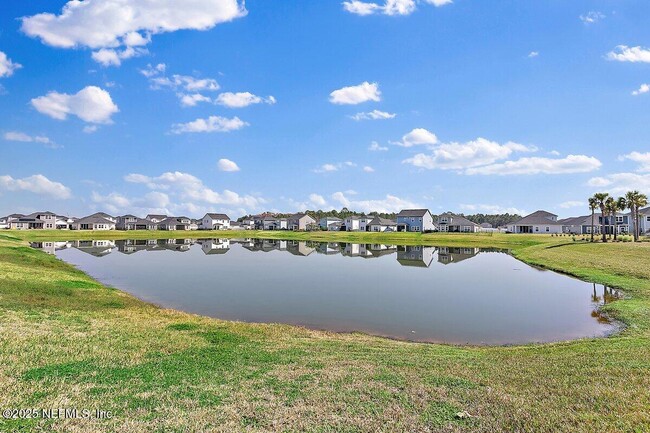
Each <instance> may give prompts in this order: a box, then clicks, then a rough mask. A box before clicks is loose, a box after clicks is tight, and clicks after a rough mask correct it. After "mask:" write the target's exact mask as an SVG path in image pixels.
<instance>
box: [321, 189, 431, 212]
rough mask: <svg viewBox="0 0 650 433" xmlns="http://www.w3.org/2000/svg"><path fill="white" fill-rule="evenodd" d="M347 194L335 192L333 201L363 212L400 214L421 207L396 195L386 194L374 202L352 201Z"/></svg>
mask: <svg viewBox="0 0 650 433" xmlns="http://www.w3.org/2000/svg"><path fill="white" fill-rule="evenodd" d="M346 194H348V195H349V193H347V192H341V191H338V192H335V193H334V194H332V196H331V197H332V200H334V201H335V202H337V203H339V204H340V205H341V206H344V207H347V208H348V209H353V210H356V211H361V212H386V213H391V212H399V211H401V210H402V209H412V208H419V207H420V205H419V204H417V203H414V202H412V201H410V200H407V199H403V198H400V197H397V196H395V195H391V194H386V197H385V198H383V199H374V200H360V199H356V198H354V199H352V198H349V197H347V196H346Z"/></svg>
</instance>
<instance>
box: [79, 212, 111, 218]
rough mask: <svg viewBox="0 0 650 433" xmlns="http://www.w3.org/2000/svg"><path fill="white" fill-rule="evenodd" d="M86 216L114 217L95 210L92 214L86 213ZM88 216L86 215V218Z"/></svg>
mask: <svg viewBox="0 0 650 433" xmlns="http://www.w3.org/2000/svg"><path fill="white" fill-rule="evenodd" d="M88 217H101V218H106V219H109V218H115V217H114V216H112V215H109V214H107V213H106V212H95V213H94V214H92V215H88ZM88 217H86V218H88Z"/></svg>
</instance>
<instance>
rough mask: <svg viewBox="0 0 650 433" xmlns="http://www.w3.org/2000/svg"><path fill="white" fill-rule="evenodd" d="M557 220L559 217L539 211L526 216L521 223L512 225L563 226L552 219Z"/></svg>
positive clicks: (516, 222) (517, 222)
mask: <svg viewBox="0 0 650 433" xmlns="http://www.w3.org/2000/svg"><path fill="white" fill-rule="evenodd" d="M553 217H555V218H557V215H555V214H553V213H550V212H546V211H544V210H538V211H536V212H533V213H531V214H530V215H526V216H525V217H523V218H522V219H520V220H519V221H515V222H514V223H512V225H516V226H521V225H533V224H547V225H562V223H560V222H559V221H553V220H552V219H551V218H553Z"/></svg>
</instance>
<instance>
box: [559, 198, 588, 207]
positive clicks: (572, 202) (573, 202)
mask: <svg viewBox="0 0 650 433" xmlns="http://www.w3.org/2000/svg"><path fill="white" fill-rule="evenodd" d="M559 207H561V208H562V209H571V208H576V207H586V203H585V200H569V201H565V202H562V203H560V204H559Z"/></svg>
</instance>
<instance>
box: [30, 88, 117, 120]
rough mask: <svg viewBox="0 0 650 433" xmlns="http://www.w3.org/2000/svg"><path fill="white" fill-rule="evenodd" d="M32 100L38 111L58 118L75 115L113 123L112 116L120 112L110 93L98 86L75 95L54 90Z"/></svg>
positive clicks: (82, 118)
mask: <svg viewBox="0 0 650 433" xmlns="http://www.w3.org/2000/svg"><path fill="white" fill-rule="evenodd" d="M31 102H32V105H33V106H34V108H36V110H37V111H39V112H40V113H43V114H45V115H47V116H50V117H52V118H54V119H58V120H65V119H66V118H67V117H68V115H74V116H77V117H78V118H80V119H81V120H83V121H85V122H88V123H111V122H112V121H111V116H112V115H113V114H115V113H117V112H119V109H118V108H117V105H115V103H114V102H113V100H112V99H111V95H110V93H108V92H107V91H106V90H104V89H101V88H99V87H96V86H87V87H84V88H83V89H81V90H80V91H78V92H77V93H75V94H74V95H69V94H67V93H58V92H54V91H52V92H49V93H48V94H47V95H45V96H39V97H38V98H34V99H32V101H31Z"/></svg>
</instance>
